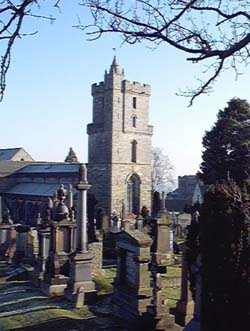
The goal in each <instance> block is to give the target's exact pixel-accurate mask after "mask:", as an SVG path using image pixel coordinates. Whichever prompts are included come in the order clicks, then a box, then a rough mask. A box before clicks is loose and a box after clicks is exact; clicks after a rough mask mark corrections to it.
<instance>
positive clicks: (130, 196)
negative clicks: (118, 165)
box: [127, 173, 141, 215]
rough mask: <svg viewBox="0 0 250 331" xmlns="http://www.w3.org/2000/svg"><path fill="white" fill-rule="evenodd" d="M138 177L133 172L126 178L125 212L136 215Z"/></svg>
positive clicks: (137, 207)
mask: <svg viewBox="0 0 250 331" xmlns="http://www.w3.org/2000/svg"><path fill="white" fill-rule="evenodd" d="M140 186H141V180H140V177H139V176H138V175H137V174H136V173H133V174H132V175H131V176H130V177H129V178H128V180H127V213H128V214H131V213H132V214H135V215H138V214H139V211H140Z"/></svg>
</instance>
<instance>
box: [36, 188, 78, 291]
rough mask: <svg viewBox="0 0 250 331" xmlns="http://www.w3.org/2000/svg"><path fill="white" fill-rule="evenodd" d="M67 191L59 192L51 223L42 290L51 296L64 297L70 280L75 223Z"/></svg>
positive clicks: (61, 189)
mask: <svg viewBox="0 0 250 331" xmlns="http://www.w3.org/2000/svg"><path fill="white" fill-rule="evenodd" d="M65 198H66V190H65V189H64V187H63V185H61V187H60V188H59V189H58V190H57V200H58V203H57V202H56V201H55V199H54V201H55V202H56V203H55V204H54V206H55V209H54V211H53V221H51V222H50V250H49V255H48V258H47V261H46V267H45V277H44V281H43V282H42V289H43V290H44V291H45V292H46V293H47V294H49V295H63V294H64V289H65V288H66V286H67V283H68V280H69V256H70V254H71V253H72V252H73V251H74V231H75V226H76V225H75V222H73V221H72V219H70V218H69V210H68V207H67V206H66V205H65V203H64V200H65Z"/></svg>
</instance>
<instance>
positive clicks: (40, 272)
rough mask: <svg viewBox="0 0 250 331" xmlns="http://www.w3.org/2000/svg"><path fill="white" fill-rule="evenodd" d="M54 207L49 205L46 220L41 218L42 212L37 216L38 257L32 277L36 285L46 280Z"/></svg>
mask: <svg viewBox="0 0 250 331" xmlns="http://www.w3.org/2000/svg"><path fill="white" fill-rule="evenodd" d="M49 203H50V202H49ZM52 209H53V208H52V206H50V205H48V208H47V213H46V219H45V220H42V219H41V217H40V214H39V215H38V218H37V238H38V257H37V263H36V265H35V270H34V276H33V279H32V280H33V282H34V284H35V285H36V286H41V285H42V281H43V280H44V274H45V266H46V260H47V258H48V255H49V248H50V221H51V218H50V216H51V213H52Z"/></svg>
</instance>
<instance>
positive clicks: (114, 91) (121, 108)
mask: <svg viewBox="0 0 250 331" xmlns="http://www.w3.org/2000/svg"><path fill="white" fill-rule="evenodd" d="M92 96H93V122H92V123H91V124H88V127H87V133H88V141H89V143H88V150H89V153H88V180H89V183H90V184H91V185H92V188H91V191H92V193H94V195H95V197H96V199H97V201H98V205H97V207H98V206H99V207H102V208H103V209H104V210H105V213H106V214H107V215H109V214H110V213H112V212H114V211H116V212H123V213H125V214H128V213H133V214H138V212H139V211H140V209H141V207H142V206H147V207H148V208H150V207H151V138H152V134H153V127H152V126H151V125H149V124H148V112H149V110H148V108H149V97H150V86H149V85H146V84H140V83H138V82H133V83H131V82H129V81H128V80H126V79H125V76H124V73H123V71H121V70H120V68H119V65H118V64H117V62H116V58H115V57H114V59H113V63H112V65H111V67H110V70H109V72H107V71H106V72H105V75H104V81H103V82H100V83H99V84H93V85H92Z"/></svg>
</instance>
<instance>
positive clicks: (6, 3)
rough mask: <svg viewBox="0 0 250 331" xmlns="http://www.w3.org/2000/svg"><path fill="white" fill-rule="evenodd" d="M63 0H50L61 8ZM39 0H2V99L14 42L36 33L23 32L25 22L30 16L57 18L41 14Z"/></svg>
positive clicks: (0, 50) (0, 18) (0, 17)
mask: <svg viewBox="0 0 250 331" xmlns="http://www.w3.org/2000/svg"><path fill="white" fill-rule="evenodd" d="M60 1H61V0H48V1H46V2H48V3H50V4H51V5H52V7H56V8H59V4H60ZM43 2H44V1H42V0H41V1H39V0H13V1H12V0H0V57H1V63H0V101H2V99H3V94H4V90H5V87H6V75H7V72H8V70H9V68H10V62H11V54H12V49H13V46H14V43H15V42H16V40H17V39H20V38H22V37H23V36H27V35H32V34H35V33H36V31H28V32H23V31H22V29H23V24H24V21H26V20H27V19H28V18H34V19H41V18H42V19H48V20H51V21H53V20H54V19H55V18H54V17H52V16H50V15H48V16H46V15H43V14H41V11H40V6H41V5H42V3H43Z"/></svg>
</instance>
